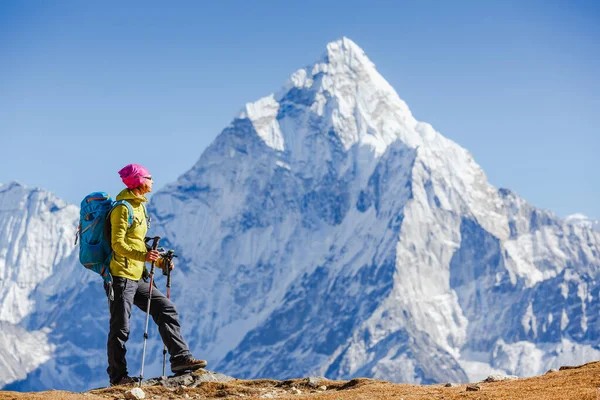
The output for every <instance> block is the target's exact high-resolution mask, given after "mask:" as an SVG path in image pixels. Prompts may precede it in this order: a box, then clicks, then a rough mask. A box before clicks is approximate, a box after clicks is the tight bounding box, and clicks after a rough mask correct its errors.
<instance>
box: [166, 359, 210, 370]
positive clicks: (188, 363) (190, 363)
mask: <svg viewBox="0 0 600 400" xmlns="http://www.w3.org/2000/svg"><path fill="white" fill-rule="evenodd" d="M204 367H206V361H204V360H198V359H197V358H194V357H188V358H183V359H182V360H174V361H173V362H172V363H171V371H173V373H179V372H184V371H195V370H197V369H200V368H204Z"/></svg>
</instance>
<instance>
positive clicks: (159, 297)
mask: <svg viewBox="0 0 600 400" xmlns="http://www.w3.org/2000/svg"><path fill="white" fill-rule="evenodd" d="M119 175H120V176H121V179H122V180H123V183H124V184H125V185H126V186H127V188H126V189H123V191H121V193H119V195H118V196H117V198H116V200H117V201H118V200H126V201H128V202H129V203H130V204H131V207H132V209H133V216H134V218H133V224H132V225H131V227H128V213H129V211H128V210H127V207H126V206H125V205H123V204H121V205H118V206H117V207H115V208H114V210H113V211H112V213H111V215H110V224H111V247H112V249H113V258H112V260H111V262H110V273H111V275H112V277H113V290H114V300H113V301H112V302H111V304H110V332H109V333H108V343H107V348H108V368H107V370H106V371H107V372H108V375H109V377H110V383H111V385H122V384H127V383H133V382H136V381H137V378H133V377H130V376H129V374H128V373H127V361H126V360H125V353H126V351H127V349H126V348H125V342H127V339H128V338H129V319H130V317H131V309H132V306H133V305H136V306H137V307H138V308H140V309H141V310H143V311H144V312H145V311H146V307H147V305H148V296H149V289H150V285H149V283H148V282H146V281H144V279H142V275H143V273H144V271H145V270H146V268H145V265H144V263H145V262H156V263H157V264H158V266H159V267H161V265H160V264H161V263H162V261H163V259H162V258H160V257H159V256H160V253H159V252H158V251H156V250H147V249H146V244H145V242H144V238H145V236H146V231H147V230H148V223H147V220H146V218H147V216H146V208H145V206H144V204H143V203H145V202H147V201H148V200H147V199H146V197H144V195H145V194H146V193H150V192H151V191H152V184H153V183H154V182H153V181H152V176H151V175H150V173H149V172H148V170H147V169H146V168H144V167H142V166H141V165H138V164H129V165H127V166H125V167H124V168H123V169H121V170H120V171H119ZM170 268H171V269H173V268H174V266H173V263H171V265H170ZM150 315H151V316H152V319H153V320H154V322H155V323H156V325H158V330H159V332H160V336H161V338H162V341H163V343H164V344H165V346H166V347H167V349H168V351H169V354H170V362H171V371H173V372H174V373H181V372H184V371H192V370H196V369H199V368H204V367H206V361H204V360H197V359H195V358H194V357H192V355H191V353H190V350H189V347H188V344H187V343H186V342H185V340H184V339H183V337H182V336H181V329H180V326H179V316H178V314H177V310H176V309H175V305H174V304H173V303H172V302H171V300H169V299H167V297H166V296H165V295H164V294H162V293H161V292H160V291H159V290H158V289H157V288H156V287H154V288H153V289H152V299H151V302H150Z"/></svg>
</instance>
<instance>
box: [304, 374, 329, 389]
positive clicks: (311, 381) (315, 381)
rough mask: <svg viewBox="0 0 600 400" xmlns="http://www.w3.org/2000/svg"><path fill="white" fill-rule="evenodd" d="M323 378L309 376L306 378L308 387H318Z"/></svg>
mask: <svg viewBox="0 0 600 400" xmlns="http://www.w3.org/2000/svg"><path fill="white" fill-rule="evenodd" d="M324 379H325V378H324V377H322V376H309V377H308V378H306V380H307V382H306V383H307V384H308V386H310V387H311V388H316V387H318V386H319V385H320V384H321V382H322V381H323V380H324Z"/></svg>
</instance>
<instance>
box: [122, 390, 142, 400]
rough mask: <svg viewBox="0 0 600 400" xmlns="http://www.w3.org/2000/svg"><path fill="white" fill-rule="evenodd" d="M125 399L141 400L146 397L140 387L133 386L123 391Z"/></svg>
mask: <svg viewBox="0 0 600 400" xmlns="http://www.w3.org/2000/svg"><path fill="white" fill-rule="evenodd" d="M125 398H126V399H133V400H141V399H145V398H146V393H144V391H143V390H142V389H140V388H133V389H131V390H128V391H126V392H125Z"/></svg>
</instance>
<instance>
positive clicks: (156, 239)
mask: <svg viewBox="0 0 600 400" xmlns="http://www.w3.org/2000/svg"><path fill="white" fill-rule="evenodd" d="M159 241H160V236H154V237H153V238H152V250H156V249H157V248H158V242H159ZM154 263H155V261H152V270H151V273H153V272H154Z"/></svg>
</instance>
